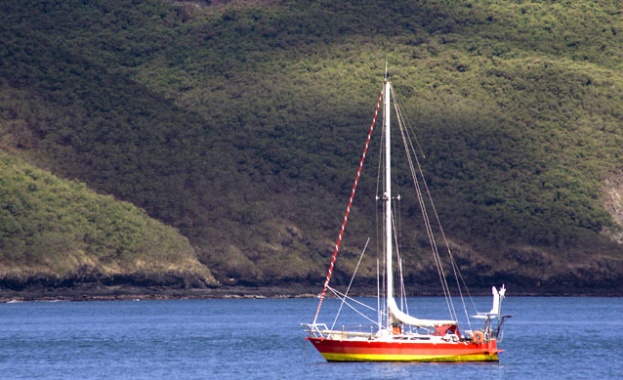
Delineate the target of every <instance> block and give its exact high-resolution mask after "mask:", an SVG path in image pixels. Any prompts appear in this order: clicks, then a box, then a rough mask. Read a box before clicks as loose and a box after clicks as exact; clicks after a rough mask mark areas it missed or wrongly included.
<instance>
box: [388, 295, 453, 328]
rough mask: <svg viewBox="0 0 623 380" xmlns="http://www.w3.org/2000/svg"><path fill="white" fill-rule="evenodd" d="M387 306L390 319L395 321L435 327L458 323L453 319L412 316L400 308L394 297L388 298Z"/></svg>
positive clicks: (410, 324)
mask: <svg viewBox="0 0 623 380" xmlns="http://www.w3.org/2000/svg"><path fill="white" fill-rule="evenodd" d="M387 308H388V310H389V316H390V320H391V321H393V322H400V323H404V324H405V325H409V326H416V327H435V326H447V325H456V324H457V322H456V321H451V320H447V321H444V320H437V319H419V318H415V317H412V316H410V315H409V314H406V313H404V312H403V311H402V310H400V309H399V308H398V305H397V304H396V300H395V299H394V298H389V299H388V300H387Z"/></svg>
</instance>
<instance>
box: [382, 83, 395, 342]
mask: <svg viewBox="0 0 623 380" xmlns="http://www.w3.org/2000/svg"><path fill="white" fill-rule="evenodd" d="M384 92H385V93H384V100H385V101H384V106H385V107H384V108H385V109H384V113H383V114H384V119H383V127H384V130H385V135H384V138H385V195H384V197H383V198H384V201H385V262H386V264H387V268H386V272H387V274H386V276H387V304H388V306H389V304H390V302H392V301H393V299H394V273H393V265H392V251H393V233H392V183H391V174H392V173H391V150H390V148H391V139H390V135H391V133H390V109H391V108H390V96H391V94H390V92H391V85H390V83H389V79H388V78H387V76H386V78H385V88H384ZM393 322H394V321H393V316H392V313H391V312H390V311H389V309H388V313H387V325H388V326H387V327H388V329H390V330H391V327H392V324H393Z"/></svg>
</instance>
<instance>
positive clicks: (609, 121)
mask: <svg viewBox="0 0 623 380" xmlns="http://www.w3.org/2000/svg"><path fill="white" fill-rule="evenodd" d="M5 7H6V9H4V12H3V13H2V14H3V16H2V17H3V18H4V21H5V22H4V23H3V25H4V26H3V28H4V29H2V31H3V35H4V36H11V38H7V39H4V40H5V41H8V42H7V43H5V44H4V45H2V48H3V49H2V59H1V60H0V65H2V66H1V68H2V70H1V71H0V72H2V73H5V74H4V75H3V77H2V81H1V82H0V85H1V86H2V88H3V91H2V94H3V95H2V96H3V98H2V105H3V109H2V111H3V113H2V120H3V123H2V124H0V125H1V126H2V127H0V136H2V138H3V139H4V140H3V141H4V142H5V144H7V145H10V146H12V147H17V148H20V151H21V154H25V155H26V156H28V157H30V159H31V160H34V161H36V162H38V164H39V165H43V166H48V167H50V168H52V170H54V171H55V172H57V173H60V174H62V175H65V176H70V177H75V176H77V177H79V178H80V179H81V180H84V181H86V182H87V183H88V184H89V185H90V186H92V187H94V188H96V189H98V190H99V191H104V192H108V193H111V194H115V195H116V196H118V197H120V198H122V199H125V200H129V201H131V202H133V203H135V204H137V205H139V206H140V207H142V208H144V209H145V210H147V212H148V213H149V214H150V215H151V216H154V217H156V218H158V219H160V220H162V221H165V222H167V223H170V224H173V225H174V226H176V227H177V228H178V229H180V231H182V232H183V233H184V234H185V235H186V236H188V237H189V238H190V239H191V240H192V241H193V243H194V244H196V245H198V246H199V247H200V249H201V252H202V255H204V258H205V260H207V261H208V262H209V263H210V264H211V266H212V267H214V268H215V271H216V272H217V274H218V275H219V276H220V278H221V279H223V280H226V279H228V278H233V279H235V280H239V281H242V282H258V281H259V282H271V281H272V282H274V281H281V280H297V281H303V280H309V281H317V280H318V279H319V278H320V277H321V276H322V273H323V271H324V266H325V265H326V262H327V261H328V259H327V257H326V256H327V255H328V254H330V251H331V245H332V242H331V240H332V239H333V238H334V236H333V235H334V234H335V232H336V231H335V230H336V228H337V226H338V225H339V221H340V218H341V215H340V214H341V212H342V210H343V207H344V204H345V200H346V199H347V196H348V193H349V190H350V185H351V182H350V181H352V176H353V175H354V169H355V167H356V164H357V159H358V155H359V154H360V149H361V145H362V143H363V139H364V136H365V133H366V130H367V127H368V123H369V121H370V119H371V116H372V107H373V105H374V104H373V102H374V100H375V99H376V96H377V95H378V92H379V91H380V81H381V80H382V75H383V70H384V62H385V59H386V57H387V58H389V62H390V65H391V70H392V78H393V82H394V84H395V86H396V88H397V90H398V92H399V93H400V95H401V96H402V103H403V106H404V107H405V108H407V109H408V111H409V114H410V115H413V120H414V124H415V125H416V127H417V129H418V131H419V134H420V138H421V140H422V141H421V142H422V145H423V146H424V147H425V148H424V150H425V152H426V154H427V157H429V158H428V159H427V160H426V161H425V165H427V169H428V171H429V173H430V176H429V180H430V184H431V187H432V189H433V191H434V192H435V194H436V198H437V199H438V202H437V204H438V208H439V211H440V213H441V216H442V220H443V221H444V222H445V225H446V228H447V229H448V232H449V235H450V236H451V237H452V239H453V241H454V244H456V245H457V247H459V248H460V249H459V255H461V256H462V260H464V262H465V269H466V272H467V273H468V275H470V276H471V275H473V277H474V281H476V277H477V276H476V274H480V275H483V276H485V277H489V278H491V277H496V278H498V277H499V278H509V277H513V276H516V279H517V281H524V280H525V278H529V279H530V280H529V282H530V283H531V284H536V282H537V281H538V279H539V278H541V279H543V280H545V282H547V278H548V277H556V276H558V277H557V279H556V280H555V281H558V282H565V281H571V282H575V283H582V281H589V282H590V281H601V283H602V284H604V281H605V283H607V282H608V281H613V279H614V278H616V276H617V274H616V273H621V272H622V271H623V269H622V268H621V248H620V247H619V246H617V245H615V244H613V243H611V242H610V240H609V239H608V238H607V237H606V236H604V235H603V234H602V233H601V232H602V231H604V230H605V229H609V230H616V226H615V225H614V222H613V219H612V217H611V216H610V215H608V213H607V212H606V208H605V207H604V199H605V198H604V197H605V192H604V187H605V186H606V181H608V183H618V181H619V180H620V178H621V172H622V169H623V168H622V166H623V165H622V157H621V150H620V146H622V142H623V141H622V140H623V131H622V127H621V126H622V125H623V115H622V114H621V112H620V107H619V105H620V104H622V101H623V93H622V88H623V76H622V75H621V71H622V70H621V69H622V68H623V67H621V62H622V60H621V59H622V58H623V57H622V56H621V55H622V52H621V50H620V46H621V43H622V42H623V41H622V39H623V25H622V21H621V10H620V6H618V5H617V3H616V2H615V1H611V2H600V3H594V2H589V1H579V2H578V1H574V2H570V3H568V4H559V3H553V4H550V3H547V2H522V3H509V2H498V1H484V0H481V1H469V2H468V1H427V2H425V3H421V4H418V3H416V2H412V1H404V2H402V1H396V2H392V4H391V5H384V6H381V5H378V4H377V3H376V2H374V1H368V2H365V1H364V2H361V3H358V4H357V5H352V4H349V3H345V2H340V3H335V2H332V1H316V2H303V1H292V2H283V3H281V4H279V3H276V2H268V3H265V4H264V3H254V2H249V3H245V2H232V4H230V5H226V6H219V7H208V8H203V9H199V8H196V7H194V6H192V5H189V4H186V5H183V6H178V7H170V6H169V5H167V4H166V3H164V2H159V1H135V2H131V3H130V2H113V1H106V0H100V1H91V2H88V3H84V2H71V1H70V2H64V3H63V4H62V5H61V4H59V5H50V4H47V2H40V3H35V4H29V5H28V6H26V5H21V4H13V5H5ZM24 15H28V17H24ZM386 20H391V21H390V22H386ZM369 165H370V167H371V171H370V172H368V173H367V175H368V176H369V177H371V178H374V177H375V175H376V174H375V173H374V162H371V163H370V164H369ZM374 191H375V184H367V185H366V184H362V188H361V189H360V191H359V194H358V197H359V199H362V200H365V199H373V198H372V197H373V196H374ZM336 193H337V194H336ZM372 210H373V206H368V205H366V203H365V202H359V203H357V204H356V208H355V210H354V211H353V217H351V221H352V222H351V225H350V226H349V230H348V231H349V233H350V234H351V236H353V237H355V239H354V240H355V241H354V242H353V243H352V246H351V245H346V246H345V249H344V256H343V257H342V258H341V259H340V260H343V261H345V262H346V263H347V264H348V263H349V262H350V261H352V260H354V259H355V255H354V254H353V253H351V251H357V250H358V248H356V247H357V246H359V245H361V244H362V242H363V240H365V237H366V236H367V235H366V234H367V233H366V232H364V230H365V227H367V225H366V223H365V222H358V221H356V220H357V219H356V216H357V215H358V214H359V215H361V214H364V213H365V214H372V213H373V211H372ZM406 228H409V226H408V223H407V226H406ZM412 239H414V240H417V238H412ZM347 244H348V243H347ZM410 244H417V242H415V241H413V242H411V243H410ZM470 247H471V248H470ZM418 255H419V254H418ZM414 258H415V256H410V258H409V262H412V263H413V265H411V266H409V267H410V268H412V269H410V271H411V273H412V274H413V275H417V274H418V272H419V271H420V270H421V269H422V268H423V267H422V266H418V265H416V262H415V261H413V260H414ZM494 260H501V261H502V263H497V264H493V261H494ZM568 261H572V262H573V263H572V264H570V263H568ZM351 265H352V264H351ZM364 266H365V268H364V270H366V271H368V273H372V271H373V266H374V264H373V263H372V262H369V263H367V264H366V265H364ZM495 266H498V267H499V269H498V270H497V272H496V269H493V267H495ZM543 266H545V267H546V268H547V269H546V271H545V272H546V273H545V274H544V275H542V274H541V273H539V271H540V268H541V267H543ZM598 268H601V269H598ZM511 273H513V274H511ZM568 273H570V274H568ZM587 273H588V274H587ZM565 276H566V277H565Z"/></svg>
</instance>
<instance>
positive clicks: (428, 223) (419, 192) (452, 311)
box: [392, 93, 458, 320]
mask: <svg viewBox="0 0 623 380" xmlns="http://www.w3.org/2000/svg"><path fill="white" fill-rule="evenodd" d="M392 95H393V96H394V98H393V100H394V109H395V112H396V115H397V119H398V125H399V129H400V133H401V137H402V140H403V144H404V148H405V153H406V154H407V160H408V162H409V170H410V172H411V177H412V180H413V184H414V187H415V189H416V194H417V198H418V202H419V204H420V209H421V213H422V218H423V219H424V227H425V230H426V233H427V235H428V238H429V242H430V244H431V250H432V252H433V260H434V261H435V264H436V265H435V266H436V269H437V275H438V276H439V281H440V282H441V285H442V289H443V292H444V295H445V297H446V305H447V307H448V311H449V313H450V315H451V317H452V318H454V320H458V318H457V314H456V310H455V308H454V304H453V302H452V298H451V292H450V288H449V286H448V282H447V280H446V278H445V271H444V270H443V263H442V261H441V257H440V255H439V248H438V246H437V242H436V241H435V238H434V232H433V229H432V224H431V221H430V216H429V215H428V209H427V207H426V202H425V200H424V194H423V191H422V188H421V186H420V183H419V181H418V179H417V178H418V177H417V173H416V170H415V165H414V163H413V160H414V159H415V161H416V163H417V166H418V169H419V170H418V171H419V174H420V177H421V178H422V180H423V181H422V182H423V183H424V186H426V181H425V180H424V176H423V171H422V170H421V166H420V164H419V160H418V158H417V154H413V155H412V154H411V153H410V152H415V149H414V147H413V143H412V142H411V141H410V140H409V139H408V138H407V136H406V133H405V130H406V128H405V124H406V123H405V122H404V118H403V115H402V112H401V111H400V108H399V106H398V103H397V101H396V99H395V95H394V94H393V93H392ZM412 156H415V157H412ZM425 189H426V190H427V191H428V187H425ZM428 198H429V203H432V199H431V197H430V192H428ZM435 215H436V211H435Z"/></svg>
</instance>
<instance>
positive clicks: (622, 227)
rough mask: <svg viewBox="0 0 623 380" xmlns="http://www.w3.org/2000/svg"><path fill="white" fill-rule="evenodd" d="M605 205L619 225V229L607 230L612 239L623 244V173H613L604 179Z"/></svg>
mask: <svg viewBox="0 0 623 380" xmlns="http://www.w3.org/2000/svg"><path fill="white" fill-rule="evenodd" d="M604 192H605V196H604V197H603V198H604V201H603V203H604V207H605V208H606V210H608V212H609V213H610V215H612V219H613V220H614V221H615V222H616V223H617V225H618V226H619V229H618V230H612V231H607V233H609V234H610V236H612V239H613V240H614V241H616V242H617V243H619V244H623V175H618V176H616V175H613V176H610V177H608V178H606V179H605V180H604Z"/></svg>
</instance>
